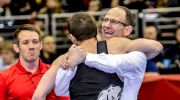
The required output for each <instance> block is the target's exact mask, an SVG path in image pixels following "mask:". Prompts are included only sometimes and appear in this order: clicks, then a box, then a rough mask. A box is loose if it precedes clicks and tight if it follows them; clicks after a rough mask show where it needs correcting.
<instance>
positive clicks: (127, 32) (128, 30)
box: [124, 25, 133, 36]
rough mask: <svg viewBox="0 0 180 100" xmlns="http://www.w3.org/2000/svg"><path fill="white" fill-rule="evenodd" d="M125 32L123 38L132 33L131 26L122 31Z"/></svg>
mask: <svg viewBox="0 0 180 100" xmlns="http://www.w3.org/2000/svg"><path fill="white" fill-rule="evenodd" d="M124 31H125V32H124V35H125V36H128V35H130V34H131V32H132V31H133V27H132V26H130V25H129V26H126V28H125V30H124Z"/></svg>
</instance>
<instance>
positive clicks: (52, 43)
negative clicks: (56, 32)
mask: <svg viewBox="0 0 180 100" xmlns="http://www.w3.org/2000/svg"><path fill="white" fill-rule="evenodd" d="M42 45H43V46H42V51H41V53H40V58H41V59H42V61H43V62H44V63H46V64H51V63H52V62H53V61H54V60H55V59H56V57H57V55H56V48H57V47H56V46H57V45H56V39H55V38H54V37H53V36H51V35H44V36H43V37H42Z"/></svg>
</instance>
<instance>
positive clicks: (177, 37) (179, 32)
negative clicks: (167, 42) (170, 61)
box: [176, 29, 180, 43]
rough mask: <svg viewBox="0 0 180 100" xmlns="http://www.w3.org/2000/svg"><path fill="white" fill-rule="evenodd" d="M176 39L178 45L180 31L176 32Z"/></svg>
mask: <svg viewBox="0 0 180 100" xmlns="http://www.w3.org/2000/svg"><path fill="white" fill-rule="evenodd" d="M176 39H177V42H178V43H180V29H178V30H177V31H176Z"/></svg>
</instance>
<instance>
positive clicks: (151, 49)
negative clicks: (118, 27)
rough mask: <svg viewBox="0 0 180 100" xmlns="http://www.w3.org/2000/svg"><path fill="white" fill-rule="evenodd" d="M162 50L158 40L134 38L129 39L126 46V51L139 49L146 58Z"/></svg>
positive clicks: (152, 56) (150, 57)
mask: <svg viewBox="0 0 180 100" xmlns="http://www.w3.org/2000/svg"><path fill="white" fill-rule="evenodd" d="M162 50H163V46H162V44H161V43H160V42H158V41H155V40H150V39H144V38H140V39H135V40H131V41H130V42H129V43H128V45H127V46H126V51H128V52H129V51H140V52H143V53H144V54H145V55H146V57H147V59H152V58H154V57H155V56H157V55H158V54H159V53H160V52H161V51H162Z"/></svg>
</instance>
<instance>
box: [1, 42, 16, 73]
mask: <svg viewBox="0 0 180 100" xmlns="http://www.w3.org/2000/svg"><path fill="white" fill-rule="evenodd" d="M1 53H2V61H3V66H2V67H1V68H0V70H4V69H7V68H9V67H10V66H11V65H12V64H15V63H16V53H15V51H14V50H13V43H12V42H5V43H4V44H3V47H2V49H1Z"/></svg>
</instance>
